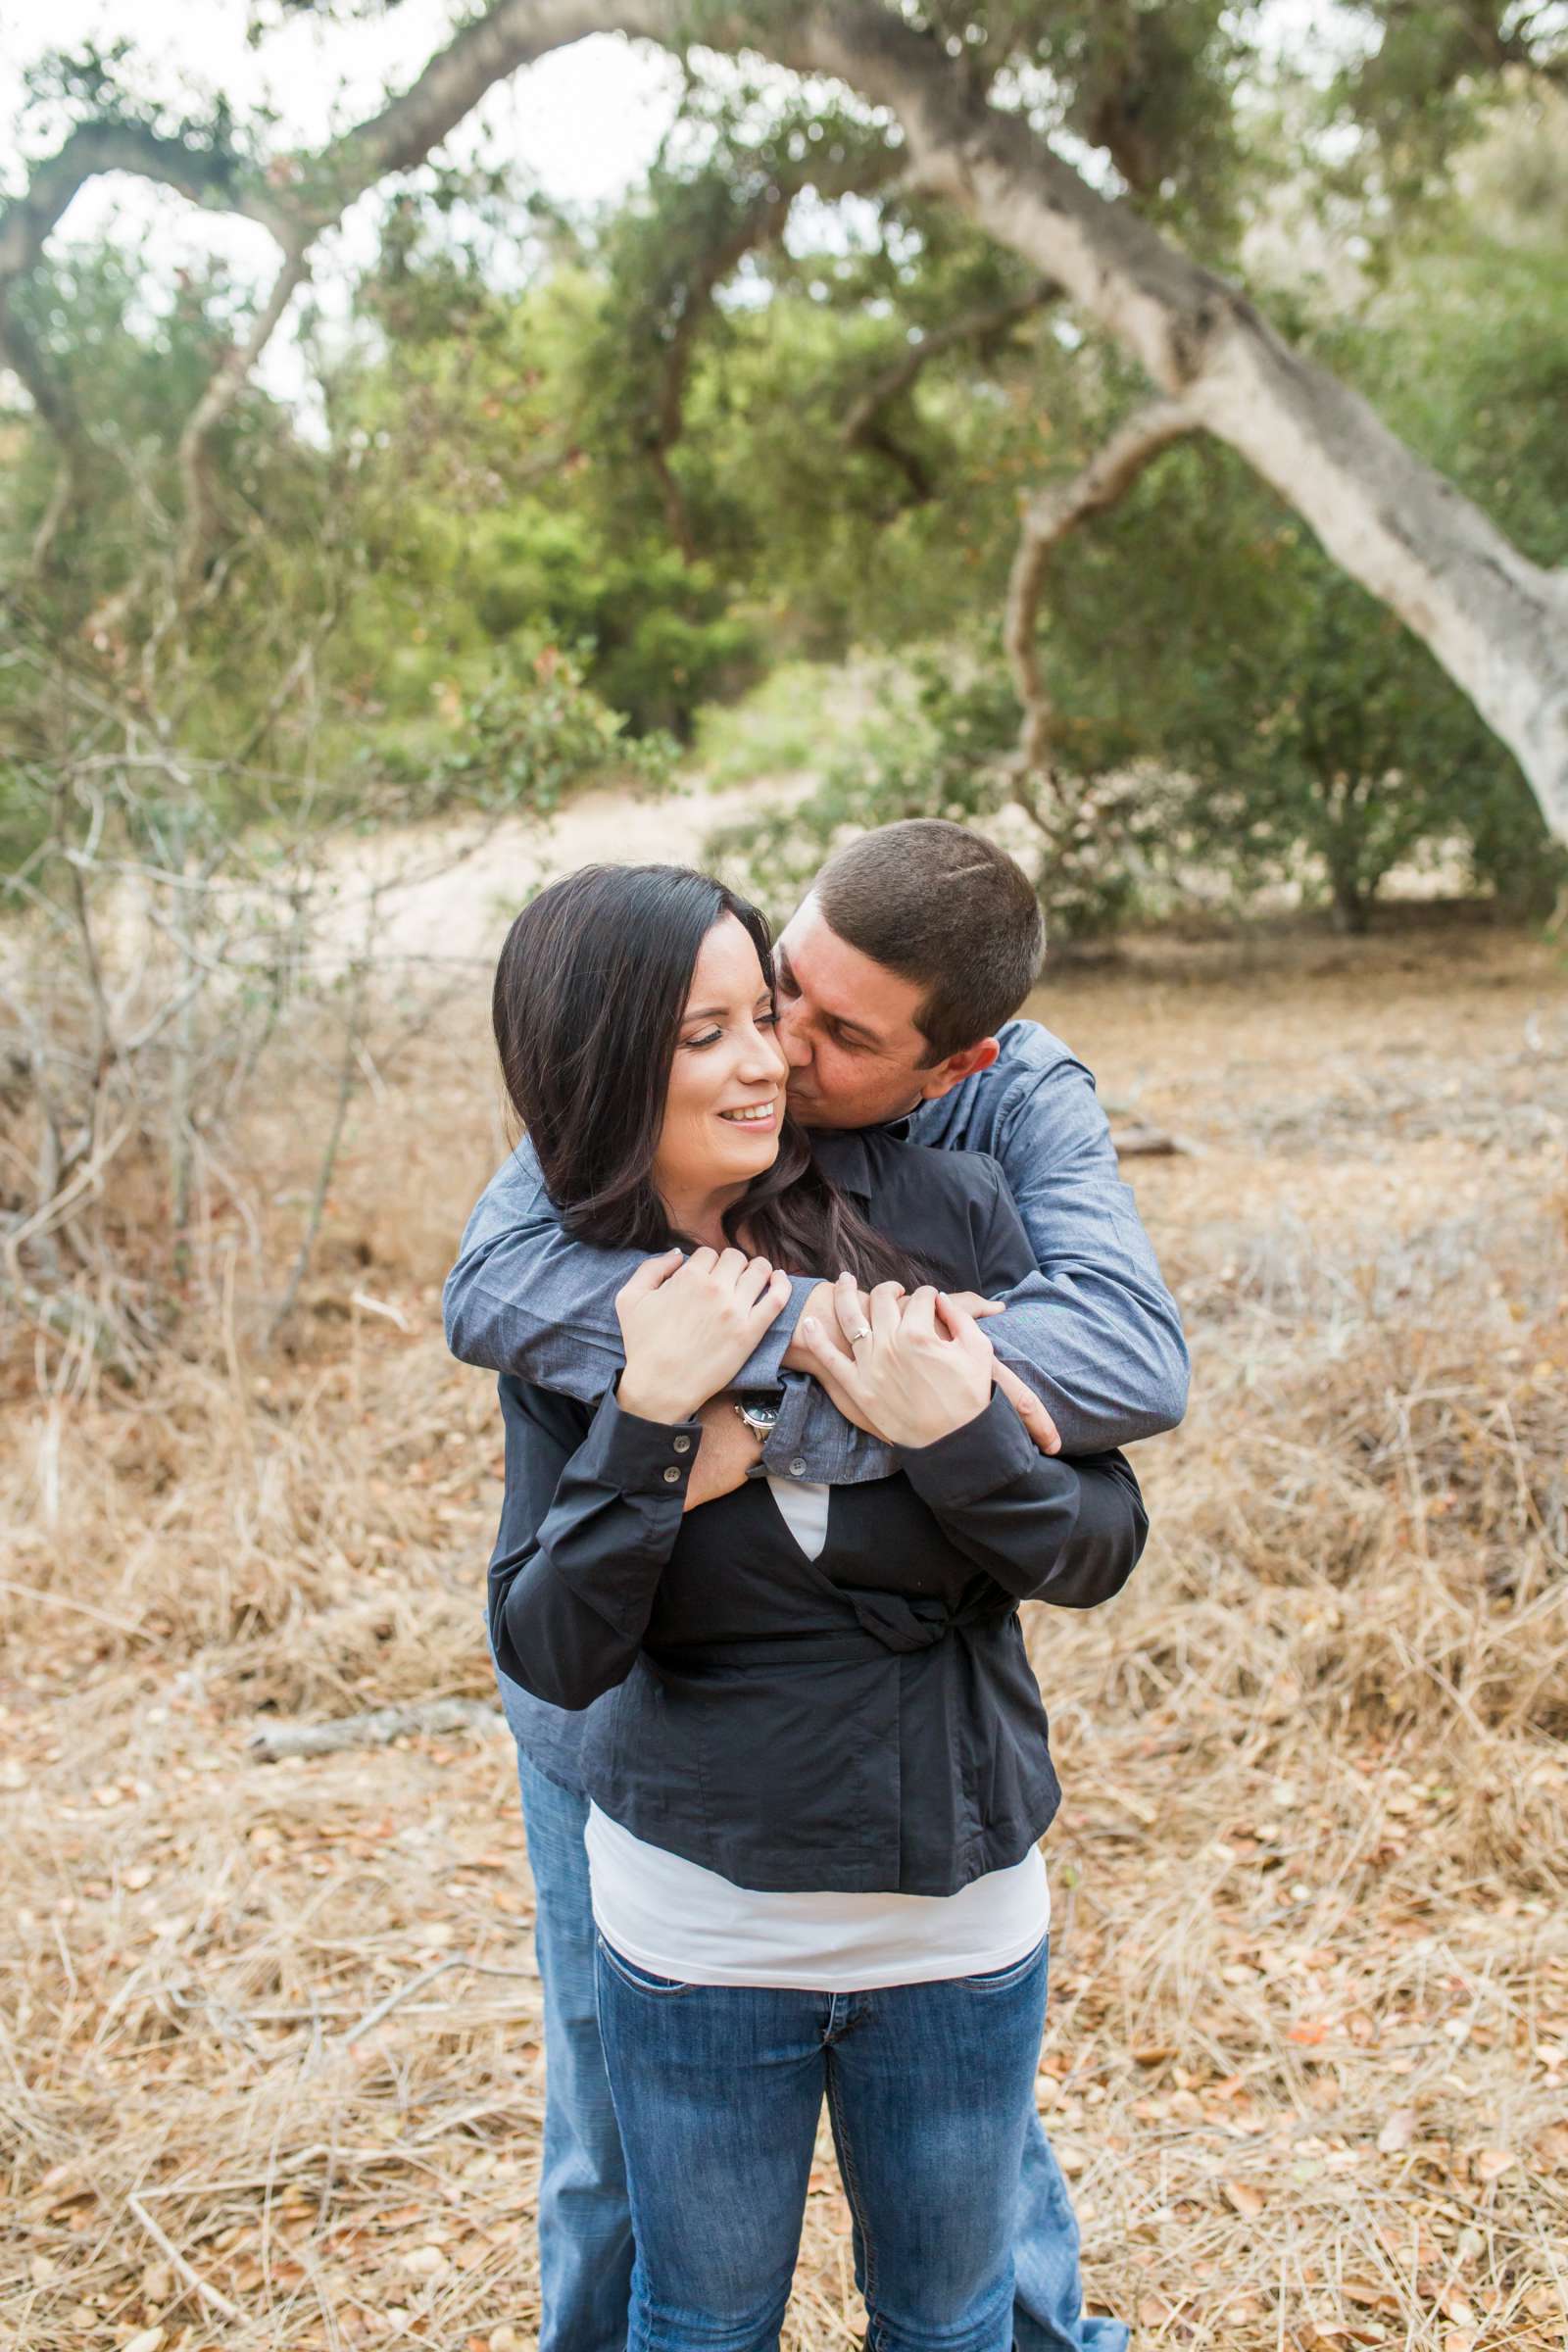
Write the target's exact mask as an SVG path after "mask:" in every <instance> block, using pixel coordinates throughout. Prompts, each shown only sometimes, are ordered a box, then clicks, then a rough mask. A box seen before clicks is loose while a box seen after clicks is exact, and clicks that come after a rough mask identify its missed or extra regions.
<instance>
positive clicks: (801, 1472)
mask: <svg viewBox="0 0 1568 2352" xmlns="http://www.w3.org/2000/svg"><path fill="white" fill-rule="evenodd" d="M790 1476H791V1478H804V1477H805V1476H806V1456H805V1454H804V1453H798V1454H797V1455H796V1456H795V1459H794V1461H793V1462H791V1464H790Z"/></svg>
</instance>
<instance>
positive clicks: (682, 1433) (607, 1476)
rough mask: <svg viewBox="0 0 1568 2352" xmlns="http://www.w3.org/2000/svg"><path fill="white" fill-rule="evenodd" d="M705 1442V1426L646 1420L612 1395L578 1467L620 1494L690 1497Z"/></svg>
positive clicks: (597, 1415)
mask: <svg viewBox="0 0 1568 2352" xmlns="http://www.w3.org/2000/svg"><path fill="white" fill-rule="evenodd" d="M702 1443H703V1425H702V1423H701V1422H700V1421H645V1420H643V1419H642V1417H641V1416H640V1415H639V1414H637V1413H625V1412H622V1411H621V1409H620V1405H619V1403H618V1401H617V1399H616V1397H615V1393H614V1391H613V1389H611V1390H607V1391H606V1393H605V1396H604V1397H603V1398H602V1400H601V1402H600V1405H599V1409H598V1411H597V1412H596V1413H595V1415H594V1417H593V1420H592V1422H591V1423H590V1425H589V1429H588V1435H587V1436H586V1438H584V1440H583V1442H582V1447H581V1450H580V1451H579V1453H578V1455H577V1457H576V1461H575V1463H574V1465H573V1466H574V1468H575V1469H576V1470H577V1471H578V1472H579V1473H581V1474H586V1475H587V1476H588V1477H590V1478H595V1479H598V1480H599V1481H600V1482H601V1483H602V1484H603V1485H605V1486H607V1487H610V1488H612V1489H613V1491H614V1492H615V1493H616V1494H619V1495H668V1496H670V1497H675V1496H682V1497H683V1496H684V1495H685V1493H686V1483H687V1481H688V1479H689V1478H690V1477H691V1474H692V1464H693V1463H694V1462H695V1461H696V1459H697V1455H698V1450H699V1448H700V1447H701V1446H702Z"/></svg>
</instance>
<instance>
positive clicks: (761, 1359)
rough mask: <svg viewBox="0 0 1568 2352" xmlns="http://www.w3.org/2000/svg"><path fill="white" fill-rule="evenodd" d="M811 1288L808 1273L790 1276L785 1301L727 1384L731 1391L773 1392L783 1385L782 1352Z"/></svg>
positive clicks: (812, 1278)
mask: <svg viewBox="0 0 1568 2352" xmlns="http://www.w3.org/2000/svg"><path fill="white" fill-rule="evenodd" d="M815 1288H816V1282H815V1279H814V1277H813V1276H811V1275H809V1274H792V1275H791V1276H790V1295H789V1298H788V1299H786V1300H785V1302H784V1304H783V1305H782V1306H781V1307H780V1308H779V1310H778V1313H777V1314H776V1315H775V1316H774V1317H773V1320H772V1322H771V1323H770V1324H769V1325H768V1327H767V1329H766V1330H765V1331H764V1332H763V1334H762V1336H761V1338H760V1340H759V1341H758V1343H757V1346H756V1347H755V1348H753V1349H752V1352H751V1354H750V1355H749V1356H748V1357H747V1358H746V1361H745V1363H744V1364H742V1366H741V1368H740V1370H739V1371H738V1372H737V1373H736V1375H735V1377H734V1379H733V1380H732V1381H731V1382H730V1384H729V1385H730V1387H731V1388H732V1389H777V1388H781V1387H782V1386H783V1384H784V1382H785V1380H786V1379H787V1378H788V1375H787V1374H786V1372H785V1370H784V1367H783V1360H782V1359H783V1356H784V1352H785V1349H786V1348H788V1347H789V1344H790V1342H791V1340H793V1339H794V1337H795V1326H796V1324H797V1323H798V1322H799V1321H800V1319H801V1315H802V1313H803V1312H804V1310H805V1306H806V1301H807V1300H808V1299H809V1297H810V1296H811V1293H812V1292H813V1291H814V1290H815Z"/></svg>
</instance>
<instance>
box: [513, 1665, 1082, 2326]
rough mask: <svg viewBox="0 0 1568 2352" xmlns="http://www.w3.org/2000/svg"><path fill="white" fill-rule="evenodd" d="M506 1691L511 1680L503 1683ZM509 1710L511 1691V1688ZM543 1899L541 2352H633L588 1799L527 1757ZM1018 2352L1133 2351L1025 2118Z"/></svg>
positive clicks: (537, 1882) (530, 1822)
mask: <svg viewBox="0 0 1568 2352" xmlns="http://www.w3.org/2000/svg"><path fill="white" fill-rule="evenodd" d="M498 1679H499V1678H498ZM501 1690H502V1695H503V1698H504V1697H505V1694H506V1685H505V1682H504V1681H503V1682H502V1684H501ZM517 1777H518V1782H519V1785H520V1788H521V1791H522V1811H523V1820H524V1823H525V1826H526V1829H527V1833H528V1857H529V1863H530V1866H531V1868H532V1872H533V1880H534V1888H535V1893H536V1896H537V1901H538V1910H537V1915H536V1924H535V1930H534V1934H535V1946H536V1950H537V1954H538V1961H539V1974H540V1976H541V1978H542V1979H543V1982H544V1994H545V2137H544V2160H543V2168H542V2171H541V2174H540V2182H539V2277H540V2293H541V2297H542V2300H543V2305H544V2311H543V2318H542V2320H541V2323H540V2329H539V2352H622V2347H623V2346H624V2345H625V2343H626V2329H627V2314H628V2309H629V2305H630V2300H631V2274H632V2236H631V2214H630V2208H629V2206H628V2203H627V2192H626V2168H625V2162H624V2159H623V2157H622V2155H621V2146H620V2134H619V2131H618V2129H617V2127H616V2123H615V2116H614V2110H613V2106H612V2104H611V2097H610V2081H609V2077H608V2075H607V2073H606V2071H605V2059H604V2050H603V2047H602V2044H601V2042H600V2038H599V2020H598V2013H597V2008H596V1998H595V1982H594V1976H595V1959H594V1954H595V1943H596V1937H595V1934H594V1925H593V1906H592V1901H591V1898H590V1894H589V1885H588V1857H587V1852H586V1849H585V1847H584V1844H583V1832H584V1829H585V1827H586V1824H587V1819H588V1804H587V1799H586V1798H585V1797H581V1796H576V1795H573V1794H572V1793H570V1792H569V1791H568V1790H566V1789H562V1788H559V1787H558V1786H557V1784H556V1783H555V1782H554V1781H552V1780H548V1779H547V1778H546V1776H545V1775H544V1774H543V1773H542V1772H540V1771H539V1770H538V1769H537V1767H536V1766H535V1765H533V1764H532V1763H530V1762H529V1760H528V1758H527V1756H526V1755H524V1754H523V1752H522V1751H521V1749H520V1748H519V1749H518V1752H517ZM1013 2268H1014V2278H1013V2296H1014V2303H1013V2319H1012V2334H1013V2341H1014V2343H1015V2344H1016V2345H1017V2347H1018V2352H1125V2347H1126V2344H1127V2329H1126V2327H1124V2326H1123V2325H1122V2323H1121V2322H1120V2321H1119V2320H1110V2319H1085V2318H1082V2317H1081V2316H1080V2314H1081V2312H1082V2309H1083V2290H1082V2282H1081V2280H1080V2278H1079V2273H1078V2225H1077V2222H1076V2220H1075V2218H1074V2216H1073V2210H1072V2205H1071V2201H1070V2200H1069V2198H1068V2195H1067V2185H1066V2182H1065V2181H1064V2180H1063V2179H1062V2177H1061V2169H1060V2167H1059V2166H1058V2164H1057V2162H1056V2159H1055V2157H1054V2154H1053V2152H1052V2147H1051V2142H1050V2141H1049V2140H1048V2139H1047V2137H1046V2134H1045V2132H1044V2131H1042V2129H1041V2127H1040V2124H1039V2121H1038V2119H1037V2118H1034V2117H1032V2116H1031V2117H1030V2118H1029V2119H1027V2120H1026V2125H1025V2139H1024V2151H1023V2167H1022V2173H1021V2176H1020V2180H1019V2197H1018V2209H1017V2214H1016V2217H1015V2224H1014V2240H1013Z"/></svg>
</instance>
